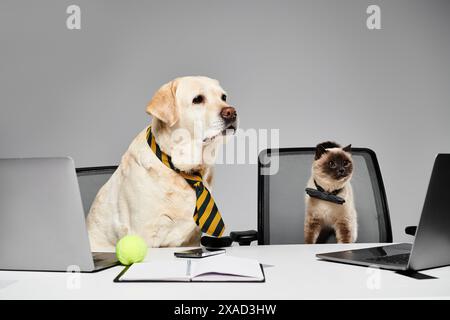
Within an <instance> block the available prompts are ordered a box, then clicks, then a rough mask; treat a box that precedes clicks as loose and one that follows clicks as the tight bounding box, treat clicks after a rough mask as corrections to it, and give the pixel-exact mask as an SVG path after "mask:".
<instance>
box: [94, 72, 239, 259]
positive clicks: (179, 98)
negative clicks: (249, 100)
mask: <svg viewBox="0 0 450 320" xmlns="http://www.w3.org/2000/svg"><path fill="white" fill-rule="evenodd" d="M147 113H149V114H151V115H152V116H153V119H152V126H151V130H152V134H153V135H154V137H155V139H156V142H157V144H158V145H159V146H160V148H161V150H162V151H163V152H165V153H166V154H168V155H170V156H171V157H172V162H173V164H174V165H175V167H176V168H178V169H180V170H181V171H184V172H188V173H192V172H200V173H201V174H202V176H203V180H204V184H205V186H206V187H207V188H208V189H209V190H210V191H211V181H212V177H213V164H214V161H215V155H216V151H217V148H218V146H219V144H220V143H221V142H223V141H224V140H225V136H226V135H228V134H230V133H231V134H233V133H234V132H235V131H236V129H237V115H236V110H235V109H234V108H233V107H231V106H230V105H229V104H228V103H227V102H226V94H225V92H224V90H223V89H222V88H221V87H220V85H219V82H218V81H217V80H213V79H210V78H206V77H183V78H177V79H175V80H173V81H171V82H169V83H167V84H165V85H163V86H162V87H161V88H160V89H159V90H158V91H157V92H156V94H155V95H154V96H153V98H152V100H151V101H150V103H149V104H148V106H147ZM147 128H148V127H147ZM147 128H145V129H144V130H142V131H141V133H139V134H138V136H137V137H136V138H135V139H134V140H133V142H132V143H131V145H130V146H129V148H128V150H127V151H126V152H125V154H124V155H123V156H122V160H121V162H120V165H119V167H118V168H117V170H116V171H115V172H114V174H113V175H112V176H111V178H110V179H109V180H108V182H107V183H106V184H105V185H104V186H103V187H102V188H101V189H100V190H99V192H98V194H97V196H96V198H95V200H94V202H93V204H92V206H91V209H90V212H89V215H88V217H87V227H88V232H89V238H90V242H91V250H92V251H105V250H112V249H114V246H115V244H116V242H117V241H118V240H119V239H120V238H122V237H123V236H125V235H128V234H137V235H140V236H141V237H143V238H144V239H145V240H146V242H147V244H148V245H149V246H150V247H173V246H193V245H198V244H199V240H200V236H201V231H200V229H199V227H198V226H197V225H196V223H195V222H194V219H193V214H194V210H195V203H196V196H195V191H194V189H192V187H191V186H190V185H189V184H188V183H187V182H186V181H185V179H184V178H183V177H181V176H180V175H179V174H178V173H176V172H175V171H173V170H172V169H170V168H168V167H166V166H165V165H164V164H163V163H162V162H161V161H160V160H159V159H158V158H157V157H156V155H155V154H154V153H153V151H152V150H151V149H150V147H149V145H148V143H147V140H146V131H147ZM218 206H220V204H218Z"/></svg>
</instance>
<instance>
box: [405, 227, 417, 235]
mask: <svg viewBox="0 0 450 320" xmlns="http://www.w3.org/2000/svg"><path fill="white" fill-rule="evenodd" d="M416 231H417V227H416V226H407V227H406V228H405V233H406V234H409V235H410V236H415V235H416Z"/></svg>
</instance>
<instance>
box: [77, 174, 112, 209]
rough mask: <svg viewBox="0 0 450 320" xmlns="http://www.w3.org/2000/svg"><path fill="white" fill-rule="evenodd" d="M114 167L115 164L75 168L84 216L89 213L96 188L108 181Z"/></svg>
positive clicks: (98, 188)
mask: <svg viewBox="0 0 450 320" xmlns="http://www.w3.org/2000/svg"><path fill="white" fill-rule="evenodd" d="M116 169H117V166H105V167H89V168H77V169H76V171H77V177H78V184H79V186H80V193H81V200H82V201H83V209H84V214H85V216H86V215H87V214H88V213H89V209H90V208H91V204H92V202H93V201H94V199H95V196H96V195H97V192H98V190H100V188H101V187H102V186H103V185H104V184H105V183H106V181H108V179H109V178H110V177H111V175H112V174H113V173H114V171H116Z"/></svg>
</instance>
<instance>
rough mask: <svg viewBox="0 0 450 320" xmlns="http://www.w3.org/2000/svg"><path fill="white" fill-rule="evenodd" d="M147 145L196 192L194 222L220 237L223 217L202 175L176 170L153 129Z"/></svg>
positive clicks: (149, 132) (203, 229)
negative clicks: (159, 143)
mask: <svg viewBox="0 0 450 320" xmlns="http://www.w3.org/2000/svg"><path fill="white" fill-rule="evenodd" d="M147 143H148V145H149V146H150V148H151V149H152V151H153V152H154V153H155V155H156V156H157V157H158V159H159V160H161V162H162V163H163V164H164V165H165V166H166V167H168V168H170V169H172V170H174V171H175V172H177V173H178V174H180V175H181V176H182V177H183V178H184V179H185V180H186V182H187V183H189V185H190V186H191V187H192V188H193V189H194V190H195V195H196V197H197V201H196V205H195V213H194V217H193V218H194V221H195V223H196V224H197V225H198V226H199V227H200V229H201V230H202V231H203V232H204V233H207V234H209V235H211V236H214V237H220V236H222V234H223V231H224V230H225V224H224V223H223V220H222V216H221V215H220V212H219V210H218V209H217V206H216V203H215V202H214V199H213V197H212V196H211V193H210V192H209V190H208V189H207V188H206V187H205V185H204V184H203V178H202V176H201V174H188V173H185V172H182V171H180V170H178V169H177V168H175V166H174V165H173V163H172V159H171V157H170V156H169V155H167V154H165V153H164V152H163V151H162V150H161V149H160V148H159V146H158V144H157V143H156V140H155V137H154V136H153V134H152V130H151V127H148V129H147Z"/></svg>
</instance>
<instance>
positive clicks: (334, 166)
mask: <svg viewBox="0 0 450 320" xmlns="http://www.w3.org/2000/svg"><path fill="white" fill-rule="evenodd" d="M328 165H329V166H330V168H336V163H334V161H330V162H328Z"/></svg>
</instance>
